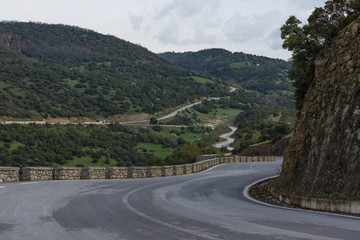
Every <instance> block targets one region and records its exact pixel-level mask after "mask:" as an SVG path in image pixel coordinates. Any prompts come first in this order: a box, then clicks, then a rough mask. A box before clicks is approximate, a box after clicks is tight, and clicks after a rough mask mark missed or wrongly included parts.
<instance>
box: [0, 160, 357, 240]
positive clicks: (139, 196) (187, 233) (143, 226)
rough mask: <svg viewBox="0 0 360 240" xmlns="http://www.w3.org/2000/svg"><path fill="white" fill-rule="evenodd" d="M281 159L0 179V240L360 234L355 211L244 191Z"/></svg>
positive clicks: (253, 239) (326, 238) (221, 239)
mask: <svg viewBox="0 0 360 240" xmlns="http://www.w3.org/2000/svg"><path fill="white" fill-rule="evenodd" d="M280 166H281V161H277V162H272V163H269V162H267V163H265V162H264V163H236V164H223V165H219V166H217V167H215V168H213V169H212V170H209V171H206V172H201V173H196V174H189V175H182V176H174V177H163V178H152V179H123V180H80V181H44V182H20V183H1V184H0V204H1V210H0V239H11V240H15V239H19V240H20V239H26V240H45V239H46V240H49V239H56V240H57V239H59V240H63V239H77V240H81V239H86V240H92V239H93V240H99V239H102V240H107V239H114V240H115V239H116V240H119V239H123V240H125V239H129V240H130V239H131V240H142V239H146V240H152V239H154V240H162V239H163V240H172V239H184V240H197V239H199V240H200V239H211V240H214V239H215V240H226V239H234V240H240V239H241V240H247V239H250V240H260V239H264V240H265V239H266V240H269V239H286V240H288V239H316V240H330V239H331V240H333V239H359V236H360V228H359V226H360V218H355V217H354V218H349V217H343V216H338V215H324V214H321V213H315V212H303V211H295V210H293V209H281V208H276V207H269V206H265V205H262V204H259V203H256V202H253V201H250V200H249V199H248V198H246V197H245V196H244V195H243V191H244V189H245V187H246V186H248V185H249V184H251V183H253V182H254V181H256V180H259V179H262V178H264V177H268V176H272V175H274V174H275V173H276V172H277V171H278V169H279V168H280Z"/></svg>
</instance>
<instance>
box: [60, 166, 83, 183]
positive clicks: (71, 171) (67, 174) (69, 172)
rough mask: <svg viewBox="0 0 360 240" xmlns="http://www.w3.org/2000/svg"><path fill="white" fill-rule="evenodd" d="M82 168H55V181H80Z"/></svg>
mask: <svg viewBox="0 0 360 240" xmlns="http://www.w3.org/2000/svg"><path fill="white" fill-rule="evenodd" d="M81 173H82V168H80V167H56V168H54V179H55V180H80V179H81Z"/></svg>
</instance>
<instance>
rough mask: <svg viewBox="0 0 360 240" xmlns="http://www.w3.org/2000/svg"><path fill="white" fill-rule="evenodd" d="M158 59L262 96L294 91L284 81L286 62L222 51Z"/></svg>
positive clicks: (207, 51)
mask: <svg viewBox="0 0 360 240" xmlns="http://www.w3.org/2000/svg"><path fill="white" fill-rule="evenodd" d="M160 56H161V57H163V58H165V59H167V60H169V61H172V62H174V63H176V64H177V65H179V66H181V67H183V68H185V69H188V70H194V71H197V72H199V73H203V74H207V75H210V76H212V77H215V78H217V79H219V80H222V81H225V82H228V83H232V84H237V85H240V86H242V87H243V88H246V89H249V90H256V91H259V92H263V93H269V92H273V91H293V88H292V85H291V83H290V82H289V80H288V79H287V71H288V70H290V68H291V64H290V63H289V62H286V61H283V60H280V59H272V58H268V57H261V56H256V55H251V54H245V53H242V52H235V53H232V52H230V51H227V50H224V49H207V50H202V51H198V52H185V53H175V52H166V53H162V54H160Z"/></svg>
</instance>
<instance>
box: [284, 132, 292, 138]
mask: <svg viewBox="0 0 360 240" xmlns="http://www.w3.org/2000/svg"><path fill="white" fill-rule="evenodd" d="M293 136H294V132H291V133H289V134H288V135H286V136H284V138H291V137H293Z"/></svg>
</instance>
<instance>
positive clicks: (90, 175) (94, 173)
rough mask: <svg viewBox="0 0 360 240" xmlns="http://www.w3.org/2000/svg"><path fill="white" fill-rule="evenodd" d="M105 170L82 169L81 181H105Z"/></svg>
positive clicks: (97, 168)
mask: <svg viewBox="0 0 360 240" xmlns="http://www.w3.org/2000/svg"><path fill="white" fill-rule="evenodd" d="M105 177H106V169H105V168H104V167H85V168H83V169H82V178H83V179H105Z"/></svg>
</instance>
